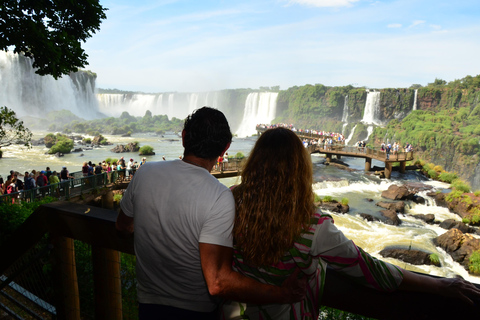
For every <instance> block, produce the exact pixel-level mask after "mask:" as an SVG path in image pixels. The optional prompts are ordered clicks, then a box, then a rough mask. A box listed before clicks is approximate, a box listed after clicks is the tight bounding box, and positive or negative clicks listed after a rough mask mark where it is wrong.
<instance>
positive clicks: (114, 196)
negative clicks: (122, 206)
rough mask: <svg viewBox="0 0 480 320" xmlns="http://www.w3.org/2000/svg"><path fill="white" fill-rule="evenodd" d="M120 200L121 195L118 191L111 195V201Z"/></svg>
mask: <svg viewBox="0 0 480 320" xmlns="http://www.w3.org/2000/svg"><path fill="white" fill-rule="evenodd" d="M120 200H122V195H121V194H119V193H116V194H114V195H113V201H114V202H116V203H120Z"/></svg>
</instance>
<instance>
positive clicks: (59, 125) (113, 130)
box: [48, 110, 183, 144]
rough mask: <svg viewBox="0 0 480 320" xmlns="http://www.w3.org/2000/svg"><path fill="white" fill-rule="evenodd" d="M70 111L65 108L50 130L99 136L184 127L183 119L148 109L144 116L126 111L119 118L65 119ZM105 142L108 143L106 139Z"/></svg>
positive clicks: (162, 130)
mask: <svg viewBox="0 0 480 320" xmlns="http://www.w3.org/2000/svg"><path fill="white" fill-rule="evenodd" d="M68 113H71V112H70V111H65V110H63V111H62V116H63V117H62V119H63V120H62V121H55V122H52V124H50V125H49V127H48V130H49V131H62V132H64V133H67V132H68V133H70V132H76V133H85V134H89V135H92V136H98V135H100V134H113V135H126V134H132V133H141V132H162V133H164V132H167V131H174V132H179V131H181V130H182V128H183V120H181V119H177V118H172V119H171V120H169V119H168V116H166V115H156V116H152V113H151V112H150V111H148V110H147V111H146V112H145V116H143V117H134V116H132V115H130V114H129V113H128V112H126V111H125V112H123V113H122V114H121V116H120V117H118V118H114V117H109V118H103V119H95V120H90V121H87V120H83V119H79V118H78V117H76V119H74V120H71V121H66V120H65V119H67V120H68V117H67V114H68ZM104 143H106V140H105V141H104ZM100 144H102V140H100Z"/></svg>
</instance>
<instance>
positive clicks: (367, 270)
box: [223, 128, 480, 320]
mask: <svg viewBox="0 0 480 320" xmlns="http://www.w3.org/2000/svg"><path fill="white" fill-rule="evenodd" d="M312 176H313V174H312V164H311V160H310V155H309V154H308V152H307V151H306V150H305V148H304V147H303V145H302V142H301V141H300V139H299V138H298V137H297V136H296V134H295V133H294V132H292V131H291V130H288V129H285V128H275V129H270V130H267V131H266V132H264V133H263V134H262V135H261V136H260V137H259V139H258V140H257V142H256V144H255V146H254V148H253V150H252V152H251V154H250V156H249V158H248V160H247V162H246V164H245V167H244V169H243V171H242V183H241V184H240V185H238V186H237V187H234V188H233V190H232V192H233V195H234V198H235V207H236V219H235V225H234V228H233V235H234V243H235V248H234V250H235V252H234V258H233V265H234V269H235V270H236V271H238V272H240V273H242V274H245V275H247V276H250V277H253V278H255V279H257V280H259V281H261V282H264V283H269V284H274V285H280V284H281V283H282V282H283V281H284V280H285V279H286V278H287V277H288V276H289V275H290V274H292V273H293V272H294V271H295V270H296V269H297V268H299V269H300V270H301V271H302V272H303V274H305V275H306V276H307V277H308V279H309V281H308V283H309V288H307V295H306V298H305V299H304V300H303V301H301V302H299V303H296V304H292V305H266V306H254V305H245V304H239V303H237V302H228V303H226V304H225V305H224V307H223V317H224V318H225V319H242V317H247V316H248V318H249V319H252V320H253V319H314V320H316V319H317V318H318V314H319V309H320V301H321V300H322V293H323V290H324V288H325V282H324V281H325V279H326V271H327V265H328V266H329V267H330V268H333V270H335V271H333V272H331V273H333V274H335V273H336V272H338V273H341V274H344V275H346V276H347V277H348V278H349V279H352V280H354V281H355V282H357V283H360V284H361V285H363V286H366V287H369V288H373V289H375V290H377V291H383V292H390V291H396V290H398V289H400V290H409V291H423V292H429V293H434V292H437V291H442V294H443V295H445V296H458V295H459V294H460V293H463V294H467V295H472V296H474V297H475V298H480V290H478V289H477V288H475V287H474V286H473V285H471V284H470V283H468V282H466V281H462V280H458V279H435V278H430V277H428V276H420V275H417V274H415V273H411V272H408V271H405V270H402V269H401V268H398V267H396V266H394V265H391V264H388V263H385V262H382V261H380V260H377V259H375V258H373V257H371V256H370V255H369V254H367V253H366V252H364V251H363V250H362V249H361V248H358V247H357V246H356V245H355V244H354V243H353V242H352V241H350V240H348V239H347V238H346V237H345V236H344V235H343V233H342V232H341V231H339V230H338V229H337V228H336V227H335V226H334V224H333V220H332V217H331V216H329V215H327V214H323V213H322V212H321V211H320V210H318V209H317V210H316V209H315V207H314V204H313V202H314V194H313V190H312V182H313V181H312V180H313V178H312ZM329 273H330V271H329ZM348 281H349V282H351V281H350V280H348ZM328 282H329V280H328V279H327V284H329V283H328ZM342 286H343V285H342ZM326 287H327V288H329V287H330V288H331V287H335V285H334V284H332V283H331V282H330V284H329V286H328V285H327V286H326ZM362 288H363V287H362ZM368 290H370V289H368ZM372 291H374V290H372ZM375 292H376V291H375ZM325 294H326V295H328V292H325ZM343 294H344V295H348V292H344V293H343ZM383 296H388V295H385V294H383ZM345 298H346V297H345ZM390 300H392V299H390ZM467 300H468V301H467ZM327 301H328V299H327ZM466 301H467V302H469V303H471V302H472V301H471V300H470V299H469V298H466ZM363 308H364V309H365V306H363ZM350 311H352V310H350ZM360 311H363V309H362V310H360ZM373 315H375V314H373ZM377 315H378V314H377Z"/></svg>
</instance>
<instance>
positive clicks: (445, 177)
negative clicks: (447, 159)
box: [438, 172, 458, 183]
mask: <svg viewBox="0 0 480 320" xmlns="http://www.w3.org/2000/svg"><path fill="white" fill-rule="evenodd" d="M438 179H439V180H440V181H443V182H446V183H452V182H453V181H454V180H456V179H458V175H457V174H456V173H454V172H442V173H440V174H439V175H438Z"/></svg>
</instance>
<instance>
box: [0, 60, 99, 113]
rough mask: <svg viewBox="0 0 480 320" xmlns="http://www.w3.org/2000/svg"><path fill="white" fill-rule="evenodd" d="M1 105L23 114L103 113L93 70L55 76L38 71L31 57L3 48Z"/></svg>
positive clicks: (0, 77) (0, 80) (0, 87)
mask: <svg viewBox="0 0 480 320" xmlns="http://www.w3.org/2000/svg"><path fill="white" fill-rule="evenodd" d="M0 105H2V106H6V107H8V108H9V109H12V110H13V111H15V113H16V114H17V116H19V117H24V116H40V117H45V115H46V114H47V113H48V112H50V111H55V110H62V109H67V110H70V111H71V112H73V113H74V114H76V115H77V116H79V117H81V118H84V119H93V118H96V117H98V116H99V114H98V102H97V99H96V97H95V77H94V76H93V75H92V74H88V73H87V72H82V71H80V72H75V73H71V74H70V75H65V76H63V77H61V78H59V79H57V80H55V78H53V77H52V76H40V75H38V74H36V73H35V69H34V68H33V66H32V60H31V59H30V58H26V57H24V56H22V55H18V54H14V53H12V52H5V51H0Z"/></svg>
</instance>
